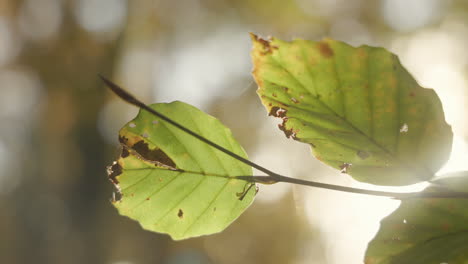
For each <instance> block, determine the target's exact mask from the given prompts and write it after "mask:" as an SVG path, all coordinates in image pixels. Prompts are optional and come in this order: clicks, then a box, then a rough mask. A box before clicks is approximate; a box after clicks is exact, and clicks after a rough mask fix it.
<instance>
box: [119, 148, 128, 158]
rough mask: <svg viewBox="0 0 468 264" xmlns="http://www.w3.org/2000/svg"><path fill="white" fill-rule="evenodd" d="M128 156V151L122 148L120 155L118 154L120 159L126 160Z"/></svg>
mask: <svg viewBox="0 0 468 264" xmlns="http://www.w3.org/2000/svg"><path fill="white" fill-rule="evenodd" d="M128 155H130V152H128V149H127V148H125V147H123V148H122V153H120V156H121V157H122V158H126V157H128Z"/></svg>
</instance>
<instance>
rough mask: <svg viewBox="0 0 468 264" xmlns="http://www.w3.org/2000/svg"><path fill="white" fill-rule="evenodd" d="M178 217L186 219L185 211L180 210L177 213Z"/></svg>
mask: <svg viewBox="0 0 468 264" xmlns="http://www.w3.org/2000/svg"><path fill="white" fill-rule="evenodd" d="M177 216H178V217H179V218H180V219H182V218H184V211H182V209H179V212H178V213H177Z"/></svg>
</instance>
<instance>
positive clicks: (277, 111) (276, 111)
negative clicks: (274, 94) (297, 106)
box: [268, 106, 287, 118]
mask: <svg viewBox="0 0 468 264" xmlns="http://www.w3.org/2000/svg"><path fill="white" fill-rule="evenodd" d="M286 113H287V111H286V109H283V108H280V107H278V106H273V107H272V108H271V110H270V113H268V115H269V116H274V117H280V118H283V117H285V116H286Z"/></svg>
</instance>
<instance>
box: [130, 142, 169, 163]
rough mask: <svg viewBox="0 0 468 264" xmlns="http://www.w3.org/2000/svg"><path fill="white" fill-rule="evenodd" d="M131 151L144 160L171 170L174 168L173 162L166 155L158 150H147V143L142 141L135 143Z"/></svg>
mask: <svg viewBox="0 0 468 264" xmlns="http://www.w3.org/2000/svg"><path fill="white" fill-rule="evenodd" d="M132 149H133V150H134V151H135V152H136V153H138V154H139V155H140V156H141V157H142V158H143V159H145V160H148V161H154V162H158V163H161V164H163V165H166V166H169V167H171V168H175V167H176V164H175V163H174V161H172V159H171V158H169V156H167V155H166V153H164V152H163V151H162V150H161V149H159V148H155V149H149V147H148V143H146V142H144V141H143V140H140V141H138V142H137V143H135V145H133V146H132Z"/></svg>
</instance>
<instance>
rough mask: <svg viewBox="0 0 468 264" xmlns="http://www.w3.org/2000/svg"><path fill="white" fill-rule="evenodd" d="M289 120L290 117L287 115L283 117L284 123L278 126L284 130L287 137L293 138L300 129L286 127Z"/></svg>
mask: <svg viewBox="0 0 468 264" xmlns="http://www.w3.org/2000/svg"><path fill="white" fill-rule="evenodd" d="M287 121H288V118H287V117H285V118H283V123H281V124H279V125H278V128H279V129H280V130H281V131H283V132H284V134H285V135H286V137H287V138H292V139H296V133H297V132H298V131H295V130H293V129H292V128H291V129H286V122H287Z"/></svg>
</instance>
